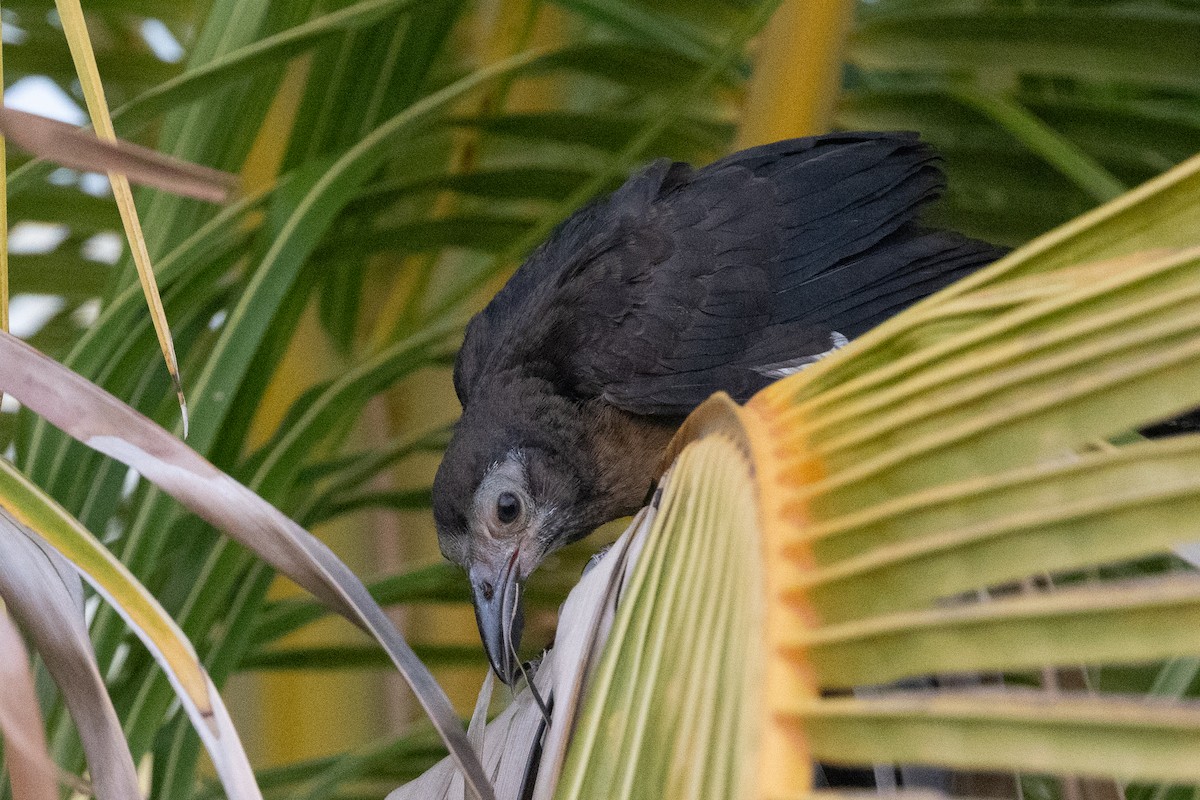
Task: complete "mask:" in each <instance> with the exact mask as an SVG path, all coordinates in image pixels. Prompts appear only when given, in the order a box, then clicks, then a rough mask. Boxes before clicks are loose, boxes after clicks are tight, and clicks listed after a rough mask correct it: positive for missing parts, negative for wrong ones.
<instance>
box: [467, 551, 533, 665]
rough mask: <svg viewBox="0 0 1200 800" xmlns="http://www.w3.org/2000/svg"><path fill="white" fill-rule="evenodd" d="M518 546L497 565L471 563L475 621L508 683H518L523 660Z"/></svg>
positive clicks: (485, 646) (484, 645)
mask: <svg viewBox="0 0 1200 800" xmlns="http://www.w3.org/2000/svg"><path fill="white" fill-rule="evenodd" d="M519 556H520V550H519V549H516V550H514V551H513V552H512V554H511V555H509V556H508V557H507V558H505V559H503V560H501V561H500V563H498V564H494V565H493V564H487V563H482V562H476V563H475V564H474V565H472V566H471V569H470V578H471V594H472V596H473V598H474V601H475V622H476V624H478V625H479V637H480V638H481V639H483V649H484V650H485V651H486V652H487V657H488V661H490V662H491V664H492V669H493V670H495V671H496V675H497V676H499V678H500V680H502V681H504V682H505V683H506V684H508V685H509V686H512V685H513V684H515V683H516V682H517V678H518V677H520V674H521V663H520V660H519V658H518V656H517V648H518V647H519V646H520V644H521V631H522V629H523V627H524V624H525V616H524V613H523V611H522V609H521V588H522V587H521V580H520V574H519V567H518V561H519Z"/></svg>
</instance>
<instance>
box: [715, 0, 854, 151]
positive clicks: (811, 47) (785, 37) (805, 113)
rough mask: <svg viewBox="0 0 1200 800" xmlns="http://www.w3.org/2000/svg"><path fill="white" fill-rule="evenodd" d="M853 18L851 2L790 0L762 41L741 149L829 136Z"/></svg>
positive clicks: (740, 135)
mask: <svg viewBox="0 0 1200 800" xmlns="http://www.w3.org/2000/svg"><path fill="white" fill-rule="evenodd" d="M853 18H854V3H853V2H852V0H785V2H784V3H783V5H781V6H780V7H779V10H778V11H776V12H775V16H774V17H773V18H772V19H771V22H770V24H769V25H768V26H767V28H766V30H765V31H764V32H763V35H762V38H761V40H760V44H759V50H758V54H757V56H756V58H755V67H754V77H753V78H752V79H751V81H750V89H749V92H748V94H747V98H746V106H745V109H744V110H743V114H742V125H741V128H740V130H739V131H738V136H737V142H736V145H737V149H739V150H740V149H742V148H744V147H753V146H754V145H759V144H766V143H768V142H775V141H778V140H780V139H787V138H790V137H793V136H811V135H814V134H818V133H825V132H826V131H828V130H829V128H830V126H831V125H832V122H833V110H834V106H835V105H836V104H837V98H838V94H839V92H840V90H841V86H842V63H843V61H842V54H843V51H844V49H845V44H846V36H847V34H848V33H849V31H850V25H851V22H852V21H853Z"/></svg>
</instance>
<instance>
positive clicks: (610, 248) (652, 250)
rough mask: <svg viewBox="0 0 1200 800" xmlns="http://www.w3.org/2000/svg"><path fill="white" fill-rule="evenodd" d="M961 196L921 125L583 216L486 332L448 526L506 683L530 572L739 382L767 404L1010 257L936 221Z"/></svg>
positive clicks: (712, 174)
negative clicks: (830, 358)
mask: <svg viewBox="0 0 1200 800" xmlns="http://www.w3.org/2000/svg"><path fill="white" fill-rule="evenodd" d="M941 188H942V176H941V172H940V170H939V169H938V166H937V157H936V155H935V154H934V153H933V151H932V150H931V149H930V148H928V147H927V146H926V145H924V144H923V143H921V142H920V141H918V139H917V137H916V136H915V135H914V134H904V133H887V134H883V133H844V134H832V135H828V136H820V137H812V138H806V139H794V140H789V141H784V142H777V143H775V144H771V145H766V146H763V147H757V148H753V149H750V150H745V151H742V152H739V153H735V154H733V155H731V156H729V157H727V158H724V159H722V160H720V161H717V162H715V163H713V164H710V165H709V166H707V167H704V168H702V169H693V168H692V167H690V166H688V165H687V164H681V163H672V162H670V161H666V160H660V161H656V162H654V163H653V164H651V165H650V166H648V167H647V168H645V169H644V170H642V171H641V172H639V173H638V174H636V175H634V176H633V177H631V178H630V179H629V180H628V181H627V182H626V183H625V184H624V185H623V186H622V187H621V188H620V189H618V190H617V191H616V192H614V193H613V194H612V195H611V196H609V197H608V198H606V199H603V200H600V201H598V202H596V203H594V204H593V205H591V206H589V207H587V208H585V209H583V210H581V211H579V212H578V213H577V214H575V215H574V216H573V217H571V218H570V219H568V220H567V221H566V222H564V223H563V224H562V225H561V226H560V227H559V228H558V229H557V230H556V231H555V232H554V234H553V235H552V236H551V237H550V238H549V240H548V241H547V242H546V243H545V244H543V245H542V246H541V247H540V248H538V249H537V250H536V251H535V252H534V253H533V255H532V256H530V258H529V259H528V260H527V261H526V262H525V264H524V265H522V266H521V268H520V269H518V270H517V272H516V273H515V274H514V275H513V277H512V279H511V280H509V282H508V284H507V285H506V286H505V287H504V288H503V289H502V290H501V291H500V292H499V293H498V294H497V295H496V296H495V298H494V299H493V300H492V301H491V303H489V304H488V306H487V308H485V309H484V310H483V311H482V312H481V313H480V314H479V315H477V316H476V317H475V318H474V319H473V320H472V321H471V324H470V325H469V326H468V328H467V333H466V338H465V340H464V342H463V346H462V350H461V351H460V353H459V356H458V361H457V363H456V365H455V372H454V385H455V389H456V391H457V393H458V397H459V400H460V401H461V402H462V404H463V416H462V418H461V420H460V421H459V423H458V425H457V427H456V429H455V434H454V438H453V441H452V442H451V444H450V446H449V448H448V449H447V451H446V456H445V458H444V460H443V462H442V465H441V468H440V469H439V471H438V475H437V479H436V481H435V484H434V514H435V517H436V521H437V525H438V536H439V541H440V543H441V546H442V551H443V553H444V554H445V555H446V556H447V557H448V558H450V559H451V560H453V561H456V562H458V563H459V564H462V565H463V566H465V567H467V569H468V570H469V571H470V574H471V580H472V585H473V587H474V589H475V601H476V611H477V617H478V620H479V625H480V631H481V634H482V635H483V638H484V642H485V645H487V649H488V651H489V656H490V658H491V660H492V664H493V666H494V667H495V668H496V670H497V672H498V673H499V674H500V675H501V677H504V678H506V679H509V680H511V679H512V678H513V677H515V675H514V673H515V668H516V661H515V653H514V652H512V650H513V640H514V639H516V638H519V634H520V620H519V591H520V585H521V583H522V581H523V580H524V579H525V578H526V577H527V576H528V574H529V572H530V571H532V569H533V568H534V567H536V566H537V564H538V563H540V561H541V560H542V559H543V558H544V557H545V555H546V554H548V553H549V552H551V551H553V550H554V549H556V548H558V547H561V546H562V545H564V544H566V543H568V542H570V541H573V540H575V539H578V538H580V537H581V536H584V535H586V534H587V533H588V532H590V531H591V530H592V529H593V528H594V527H596V526H597V525H599V524H602V523H604V522H606V521H608V520H611V519H614V518H616V517H619V516H622V515H624V514H628V513H631V512H632V511H634V510H636V508H638V507H639V506H640V505H641V502H642V500H643V498H644V497H645V494H646V490H647V488H648V487H649V485H650V483H651V481H652V480H653V478H654V476H655V471H656V469H657V467H658V458H659V456H660V455H661V452H662V449H663V447H664V446H665V445H666V443H667V441H668V440H669V438H670V436H671V434H672V433H673V431H674V430H675V428H676V427H677V425H678V424H679V422H680V420H681V419H682V418H683V416H684V415H686V414H687V413H688V412H689V411H691V410H692V409H693V408H695V407H696V406H697V405H698V404H699V403H700V402H702V401H703V400H704V399H705V398H707V397H708V396H709V395H711V394H712V393H713V392H715V391H718V390H722V391H725V392H728V393H729V394H731V395H732V396H733V397H734V398H736V399H739V400H744V399H746V398H748V397H749V396H750V395H752V394H753V393H754V392H756V391H757V390H758V389H760V388H762V387H763V386H765V385H767V384H768V383H770V382H771V381H772V380H774V379H776V378H777V377H779V376H780V375H781V374H784V373H786V372H788V371H791V370H794V369H797V368H799V367H801V366H803V365H804V364H805V363H810V362H811V361H813V360H815V359H816V358H819V357H821V356H822V355H823V354H825V353H827V352H829V351H831V350H832V349H835V348H836V347H838V346H840V345H841V344H844V343H845V342H846V341H847V340H849V339H853V338H854V337H855V336H857V335H859V334H861V333H862V332H864V331H866V330H868V329H870V328H871V327H873V326H874V325H876V324H878V323H879V322H881V321H882V320H884V319H886V318H887V317H889V316H891V315H893V314H895V313H896V312H898V311H900V310H901V309H903V308H904V307H906V306H908V305H910V304H912V303H913V302H915V301H916V300H919V299H920V298H922V297H924V296H926V295H928V294H930V293H932V292H934V291H936V290H937V289H939V288H941V287H943V286H945V285H947V284H948V283H951V282H952V281H954V280H956V279H957V278H959V277H961V276H963V275H965V274H967V273H969V272H971V271H973V270H975V269H977V268H979V267H981V266H983V265H985V264H987V263H989V262H991V261H993V260H995V259H996V258H997V257H998V256H1000V255H1001V254H1002V252H1003V251H1002V250H1000V249H998V248H996V247H993V246H992V245H989V244H986V243H983V242H979V241H975V240H972V239H968V238H966V237H964V236H961V235H959V234H956V233H952V232H948V231H941V230H933V229H930V228H927V227H924V226H922V225H921V224H920V222H919V221H918V219H917V217H918V213H919V211H920V210H921V208H922V207H924V206H925V205H926V204H928V203H929V202H930V201H931V200H933V199H934V198H935V197H937V195H938V194H939V193H940V191H941ZM514 508H516V513H515V515H514V513H513V509H514Z"/></svg>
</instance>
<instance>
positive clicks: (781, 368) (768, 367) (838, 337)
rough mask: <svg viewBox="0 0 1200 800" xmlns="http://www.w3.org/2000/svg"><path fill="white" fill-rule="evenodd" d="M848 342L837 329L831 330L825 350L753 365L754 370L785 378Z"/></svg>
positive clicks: (769, 376) (770, 376)
mask: <svg viewBox="0 0 1200 800" xmlns="http://www.w3.org/2000/svg"><path fill="white" fill-rule="evenodd" d="M849 343H850V340H849V339H847V338H846V337H845V336H843V335H842V334H840V333H838V332H837V331H832V332H831V333H830V334H829V344H830V345H831V347H830V348H829V349H828V350H826V351H825V352H823V353H816V354H814V355H811V356H800V357H799V358H793V359H791V360H790V361H780V362H779V363H778V364H765V365H763V366H761V367H754V371H755V372H757V373H758V374H759V375H764V376H766V377H768V378H786V377H787V376H788V375H793V374H795V373H797V372H799V371H800V370H802V369H804V368H805V367H807V366H808V365H809V364H813V363H816V362H817V361H820V360H821V359H822V358H824V357H825V356H827V355H829V354H830V353H832V352H833V351H834V350H838V349H840V348H842V347H845V346H846V345H847V344H849Z"/></svg>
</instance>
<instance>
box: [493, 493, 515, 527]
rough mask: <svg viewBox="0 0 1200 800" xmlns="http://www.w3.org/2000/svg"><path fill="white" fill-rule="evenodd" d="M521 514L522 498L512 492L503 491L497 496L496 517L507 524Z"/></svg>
mask: <svg viewBox="0 0 1200 800" xmlns="http://www.w3.org/2000/svg"><path fill="white" fill-rule="evenodd" d="M520 514H521V500H520V498H518V497H517V496H516V495H515V494H513V493H512V492H501V493H500V496H499V497H497V498H496V518H497V519H498V520H500V521H501V522H502V523H504V524H505V525H507V524H508V523H510V522H512V521H513V520H515V519H516V518H517V517H518V516H520Z"/></svg>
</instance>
